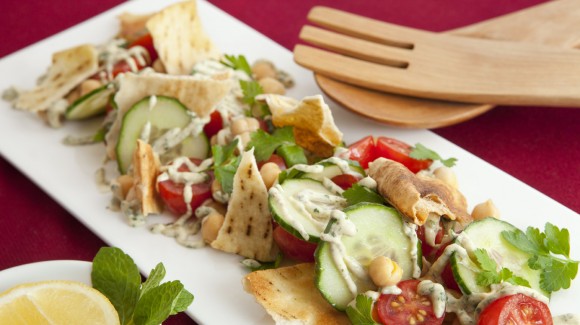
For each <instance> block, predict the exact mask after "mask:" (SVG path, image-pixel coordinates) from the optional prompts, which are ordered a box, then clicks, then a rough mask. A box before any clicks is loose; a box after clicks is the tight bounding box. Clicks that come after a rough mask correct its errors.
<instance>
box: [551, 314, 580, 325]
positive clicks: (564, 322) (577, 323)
mask: <svg viewBox="0 0 580 325" xmlns="http://www.w3.org/2000/svg"><path fill="white" fill-rule="evenodd" d="M552 320H553V321H554V325H580V315H578V314H564V315H559V316H556V317H553V318H552Z"/></svg>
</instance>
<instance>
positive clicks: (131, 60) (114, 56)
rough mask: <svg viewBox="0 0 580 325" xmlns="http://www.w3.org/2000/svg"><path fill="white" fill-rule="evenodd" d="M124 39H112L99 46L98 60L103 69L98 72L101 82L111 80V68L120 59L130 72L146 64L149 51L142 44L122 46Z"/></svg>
mask: <svg viewBox="0 0 580 325" xmlns="http://www.w3.org/2000/svg"><path fill="white" fill-rule="evenodd" d="M124 43H125V41H124V40H122V39H114V40H112V41H111V42H109V43H107V44H105V45H103V46H102V47H99V48H98V50H99V61H101V62H102V65H103V70H102V71H101V72H100V73H99V78H100V79H101V82H102V83H108V82H110V81H113V79H114V78H113V68H114V66H115V64H117V63H118V62H120V61H123V60H124V61H125V62H126V63H127V65H128V66H129V68H130V69H131V71H132V72H137V71H139V66H142V67H143V66H145V65H147V59H148V58H149V53H148V52H147V50H146V49H145V48H143V47H142V46H134V47H131V48H124V47H122V46H123V45H124Z"/></svg>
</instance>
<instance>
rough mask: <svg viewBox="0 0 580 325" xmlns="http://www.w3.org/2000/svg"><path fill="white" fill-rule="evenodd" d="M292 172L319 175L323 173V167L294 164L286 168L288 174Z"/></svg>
mask: <svg viewBox="0 0 580 325" xmlns="http://www.w3.org/2000/svg"><path fill="white" fill-rule="evenodd" d="M292 170H297V171H299V172H303V173H313V174H320V173H322V172H323V171H324V166H322V165H306V164H296V165H294V166H292V167H290V168H288V172H290V171H292Z"/></svg>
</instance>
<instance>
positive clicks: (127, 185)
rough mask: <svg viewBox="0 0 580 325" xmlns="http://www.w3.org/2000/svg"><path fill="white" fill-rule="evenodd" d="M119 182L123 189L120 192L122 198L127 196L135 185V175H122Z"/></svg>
mask: <svg viewBox="0 0 580 325" xmlns="http://www.w3.org/2000/svg"><path fill="white" fill-rule="evenodd" d="M117 183H119V188H120V189H121V191H120V193H121V196H122V198H123V199H124V198H126V197H127V193H129V190H130V189H131V187H133V177H132V176H129V175H121V176H119V177H117Z"/></svg>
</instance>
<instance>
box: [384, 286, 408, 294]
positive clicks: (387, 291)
mask: <svg viewBox="0 0 580 325" xmlns="http://www.w3.org/2000/svg"><path fill="white" fill-rule="evenodd" d="M379 292H380V293H382V294H384V295H400V294H401V293H403V290H401V288H399V287H397V285H392V286H386V287H380V288H379Z"/></svg>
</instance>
